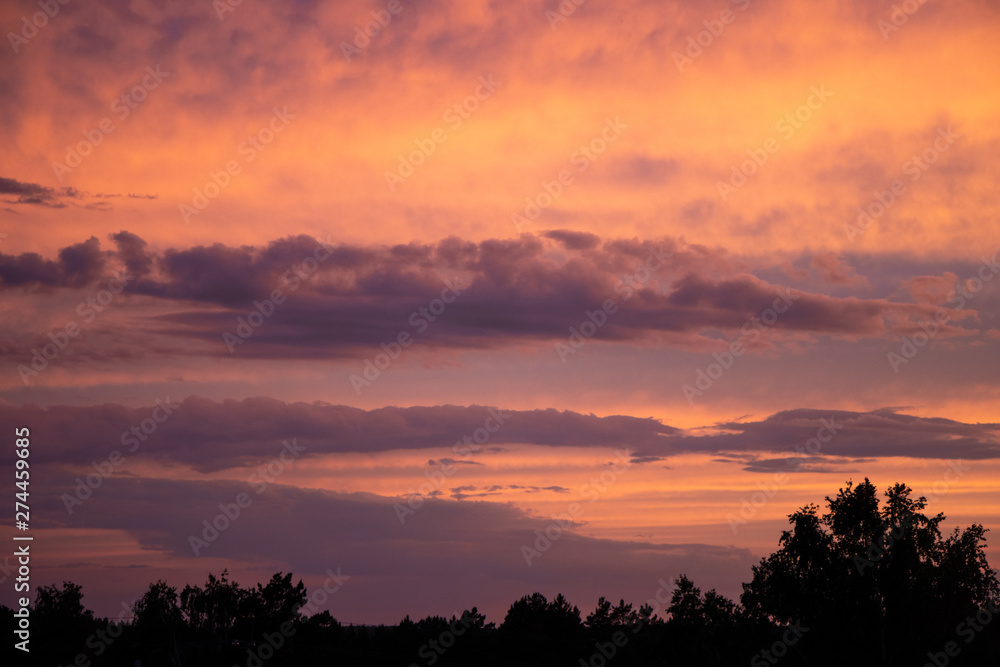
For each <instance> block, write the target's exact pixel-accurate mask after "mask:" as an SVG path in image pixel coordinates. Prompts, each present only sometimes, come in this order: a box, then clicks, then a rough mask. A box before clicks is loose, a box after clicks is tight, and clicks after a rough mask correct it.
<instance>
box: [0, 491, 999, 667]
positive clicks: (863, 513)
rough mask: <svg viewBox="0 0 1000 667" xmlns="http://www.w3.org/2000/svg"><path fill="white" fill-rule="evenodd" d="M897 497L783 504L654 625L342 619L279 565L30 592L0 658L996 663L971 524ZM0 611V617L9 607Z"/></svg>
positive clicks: (987, 573)
mask: <svg viewBox="0 0 1000 667" xmlns="http://www.w3.org/2000/svg"><path fill="white" fill-rule="evenodd" d="M910 496H911V490H910V489H909V488H908V487H906V486H905V485H903V484H896V485H895V486H893V487H891V488H890V489H888V490H887V491H886V493H885V501H884V502H883V503H881V504H880V502H879V498H878V495H877V492H876V489H875V487H874V485H872V484H871V483H870V482H869V481H868V480H867V479H866V480H865V481H864V483H862V484H859V485H857V486H856V487H855V486H854V485H853V484H851V483H850V482H849V483H848V484H847V487H846V488H843V489H840V491H839V493H838V495H837V496H836V497H835V498H829V497H828V498H826V501H827V511H826V512H825V513H824V514H822V515H821V514H820V513H819V509H820V508H819V507H818V506H817V505H808V506H806V507H803V508H801V509H799V510H798V511H797V512H795V513H793V514H791V515H790V516H789V523H790V528H789V529H788V530H786V531H784V532H783V533H782V535H781V538H780V540H779V548H778V550H777V551H776V552H774V553H773V554H771V555H770V556H768V557H767V558H764V559H762V560H761V561H760V563H759V564H758V565H756V566H755V567H754V568H753V577H752V580H751V581H750V582H749V583H745V584H743V594H742V595H741V597H740V601H739V603H737V602H735V601H733V600H730V599H728V598H726V597H725V596H722V595H720V594H718V593H716V592H715V591H714V590H711V591H708V592H707V593H702V592H701V590H700V589H699V588H698V587H697V586H695V584H694V582H692V581H691V580H690V579H688V578H687V577H686V576H684V575H680V576H678V577H677V578H676V579H675V580H674V582H673V583H674V587H673V589H672V590H671V591H670V592H669V599H668V598H667V597H666V595H664V597H663V605H662V607H661V609H662V614H663V615H662V617H661V615H660V614H658V613H654V608H653V606H651V605H648V604H640V605H639V606H634V605H633V604H631V603H626V602H625V601H624V600H619V602H618V603H612V602H611V601H610V600H607V599H605V598H601V599H600V601H599V602H598V604H597V607H596V608H595V609H594V610H593V611H592V612H590V613H589V614H586V615H584V614H583V613H581V611H580V610H579V609H578V608H577V607H576V606H574V605H572V604H571V603H570V602H569V601H568V600H566V599H565V598H564V597H563V596H562V595H557V596H555V598H554V599H552V600H549V599H547V598H546V597H545V596H544V595H542V594H541V593H533V594H531V595H525V596H523V597H521V598H520V599H518V600H517V601H515V602H514V603H513V604H511V606H510V608H509V609H508V611H507V613H506V615H505V616H504V618H503V620H502V621H501V622H500V623H499V624H496V623H493V622H487V621H486V618H485V616H484V615H483V614H481V613H479V611H478V610H477V608H476V607H473V608H471V609H469V610H467V611H465V612H464V613H463V614H461V615H460V616H457V617H456V616H452V617H451V618H445V617H441V616H429V617H427V618H423V619H420V620H418V621H412V620H410V618H409V616H407V617H406V618H404V619H403V620H402V621H401V622H400V623H398V624H397V625H395V626H385V625H381V626H350V625H342V624H341V623H339V622H337V620H336V619H334V618H332V617H331V615H330V614H329V612H326V611H323V612H320V613H313V614H311V615H308V616H306V615H304V614H303V613H302V609H303V607H305V606H306V605H307V601H308V600H309V596H308V595H307V591H306V588H305V586H304V585H303V584H302V582H301V581H299V582H298V583H295V584H293V583H292V575H291V573H287V574H283V573H277V574H275V575H274V576H273V577H271V580H270V581H268V582H267V583H266V584H264V585H261V584H256V585H255V586H251V587H248V588H242V587H240V586H239V585H238V584H237V583H236V582H233V581H230V580H229V577H228V573H227V572H226V571H225V570H224V571H223V572H222V574H221V575H220V576H218V577H216V576H215V575H212V574H209V575H208V580H207V582H206V583H205V584H204V586H190V585H188V586H185V587H184V589H183V590H181V591H180V592H178V591H177V589H176V588H174V587H172V586H169V585H167V584H166V583H165V582H163V581H162V580H161V581H157V582H155V583H153V584H151V585H150V586H149V588H148V590H147V591H146V592H145V593H144V594H143V595H142V597H141V598H140V599H138V600H137V601H136V602H135V603H134V605H133V606H132V608H131V609H130V610H129V611H130V612H131V614H130V615H129V616H127V617H126V619H125V621H124V622H121V621H119V620H118V619H115V618H95V617H94V615H93V614H92V612H90V611H88V610H87V609H85V607H84V605H83V592H82V590H81V588H80V587H79V586H77V585H75V584H73V583H71V582H64V583H63V584H62V586H61V587H58V586H54V585H53V586H42V587H40V588H38V589H37V596H36V599H35V601H34V603H33V605H32V608H31V636H32V641H31V653H30V655H25V654H23V653H21V652H19V651H14V653H15V654H16V655H17V656H18V658H19V660H18V662H17V663H14V664H35V665H44V666H45V667H53V666H56V665H60V666H62V665H66V666H69V665H75V666H77V667H91V666H123V667H134V666H135V665H136V664H141V665H142V667H160V666H164V667H165V666H176V665H185V666H186V665H193V666H202V665H204V666H209V667H211V666H215V665H224V666H226V667H228V666H229V665H246V666H247V667H261V666H263V665H268V666H269V667H272V666H273V667H279V666H284V665H303V666H311V665H351V666H353V665H359V666H361V665H363V666H365V667H370V666H382V665H385V666H392V667H411V666H414V665H415V666H418V667H425V666H426V667H430V666H432V665H433V666H438V667H448V666H492V665H539V666H545V667H557V666H561V665H565V666H567V667H569V666H574V667H576V666H581V667H587V666H590V667H619V666H621V667H625V666H628V665H712V666H715V665H719V666H729V665H747V664H749V665H751V667H761V666H765V665H776V664H780V665H787V666H789V667H791V666H793V665H885V666H896V665H913V666H915V667H919V666H921V665H932V666H933V667H943V666H944V665H975V666H985V665H1000V585H998V581H997V575H996V572H995V571H993V570H992V569H990V567H989V565H988V563H987V560H986V555H985V552H984V549H985V543H986V540H985V533H986V530H985V529H984V528H983V527H982V526H981V525H979V524H974V525H972V526H969V527H967V528H965V529H964V530H959V529H957V528H956V529H955V531H954V532H953V533H952V534H950V535H948V536H944V535H942V534H941V531H940V528H939V527H940V524H941V523H942V522H943V521H944V520H945V517H944V515H942V514H938V515H936V516H927V515H926V514H925V513H924V510H925V507H926V500H925V499H924V498H919V499H912V498H911V497H910ZM609 567H613V564H609ZM345 585H350V584H349V583H348V584H345ZM651 589H655V586H654V585H653V583H652V582H651ZM664 593H666V591H664ZM306 608H307V609H309V607H306ZM0 613H2V614H3V619H4V621H5V624H6V625H7V626H8V627H16V621H17V619H15V618H14V611H13V610H11V609H9V608H6V607H3V608H2V609H0ZM7 636H8V642H11V640H10V639H9V638H10V637H11V636H12V634H11V633H10V632H8V633H7ZM11 643H12V642H11ZM136 661H141V662H140V663H137V662H136Z"/></svg>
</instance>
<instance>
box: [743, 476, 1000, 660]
mask: <svg viewBox="0 0 1000 667" xmlns="http://www.w3.org/2000/svg"><path fill="white" fill-rule="evenodd" d="M911 493H912V490H911V489H910V488H909V487H907V486H906V485H904V484H896V485H894V486H893V487H891V488H890V489H889V490H888V491H887V492H886V493H885V496H886V501H885V503H884V504H883V505H882V506H881V507H880V504H879V500H878V494H877V491H876V489H875V486H874V485H873V484H872V483H871V482H870V481H869V480H868V479H867V478H866V479H865V481H864V482H863V483H861V484H859V485H857V486H856V487H855V486H854V485H853V483H851V482H848V483H847V486H846V488H842V489H840V491H839V493H838V494H837V496H836V497H835V498H830V497H827V498H826V502H827V506H828V508H829V510H828V511H827V512H826V513H825V514H823V515H822V516H821V515H820V514H819V507H818V506H816V505H807V506H805V507H803V508H801V509H800V510H799V511H797V512H795V513H793V514H791V515H789V517H788V520H789V523H790V524H791V525H792V528H791V530H786V531H784V532H783V533H782V535H781V538H780V540H779V544H780V545H781V546H780V548H779V549H778V551H777V552H775V553H773V554H771V555H770V556H769V557H767V558H765V559H763V560H761V562H760V564H759V565H757V566H755V567H754V568H753V580H752V581H751V582H750V583H747V584H744V585H743V589H744V592H743V595H742V598H741V600H742V603H743V606H744V607H745V608H746V610H747V611H748V612H749V613H750V614H754V615H760V616H763V617H766V618H768V619H770V620H773V621H776V622H778V623H793V622H796V621H798V622H801V623H802V624H803V625H804V626H806V627H809V628H811V631H810V633H809V635H808V636H807V637H806V638H805V640H804V641H803V643H802V646H801V647H800V648H801V650H803V651H806V650H809V649H810V647H812V648H813V650H814V654H813V655H814V657H815V658H816V660H817V661H819V660H820V659H821V658H822V660H828V661H829V660H834V661H835V660H848V661H849V660H850V659H851V658H852V656H853V657H856V656H857V655H858V654H859V651H860V652H865V653H866V654H867V655H870V656H873V657H877V658H878V659H879V664H886V665H895V664H906V663H908V662H914V661H919V660H920V658H921V656H923V655H925V653H926V652H927V651H928V650H931V649H933V648H935V647H940V646H941V645H943V644H944V643H945V642H947V641H949V640H953V639H955V637H954V634H955V628H956V626H957V624H959V623H960V622H961V621H962V619H963V618H965V617H966V616H967V615H968V614H970V613H971V614H973V615H975V613H976V611H977V610H978V609H979V608H980V607H983V606H986V605H987V604H989V603H991V602H992V601H995V600H996V599H997V597H998V595H1000V585H998V582H997V577H996V574H995V573H994V572H993V571H992V570H991V569H990V568H989V566H988V565H987V562H986V556H985V552H984V547H985V532H986V531H985V529H984V528H983V527H982V526H981V525H978V524H975V525H973V526H970V527H968V528H966V529H964V530H962V531H959V530H958V529H956V530H955V533H954V535H952V536H951V537H950V538H948V539H944V538H942V536H941V533H940V530H939V526H940V524H941V522H942V521H944V519H945V517H944V515H943V514H938V515H937V516H934V517H928V516H927V515H926V514H924V513H923V510H924V509H925V507H926V504H927V503H926V499H925V498H923V497H921V498H918V499H912V498H911V497H910V494H911ZM929 611H933V613H928V612H929ZM847 637H849V638H850V641H849V642H845V641H844V638H847Z"/></svg>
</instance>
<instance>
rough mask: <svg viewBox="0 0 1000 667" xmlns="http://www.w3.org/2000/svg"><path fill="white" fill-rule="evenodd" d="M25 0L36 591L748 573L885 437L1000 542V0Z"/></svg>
mask: <svg viewBox="0 0 1000 667" xmlns="http://www.w3.org/2000/svg"><path fill="white" fill-rule="evenodd" d="M577 2H579V4H577ZM41 4H42V5H45V2H42V3H41ZM45 6H46V7H49V5H45ZM39 7H40V5H39V4H37V3H30V2H23V1H18V2H7V3H3V4H2V5H0V28H2V31H3V33H4V34H5V39H4V44H3V45H2V46H0V129H2V130H3V135H4V139H5V145H4V147H3V150H2V151H0V290H2V295H3V297H2V300H0V308H2V312H3V319H2V325H0V326H2V327H3V329H2V331H3V336H2V340H3V344H2V347H0V355H2V356H0V365H2V372H0V423H2V425H3V432H4V433H5V434H7V435H6V438H7V440H6V442H7V443H8V444H5V445H4V447H5V449H4V452H5V453H4V455H3V458H2V461H3V466H4V469H5V470H8V472H9V471H10V470H12V469H13V461H14V445H13V438H14V436H13V430H14V428H15V427H21V426H27V427H29V428H30V429H31V432H32V445H31V448H32V449H31V459H30V461H31V466H32V467H31V472H32V476H31V482H32V484H31V507H32V510H33V511H32V522H31V532H32V534H33V535H34V536H35V542H34V546H33V549H34V559H33V567H34V569H33V573H32V577H33V578H32V587H33V588H34V587H35V586H38V585H47V584H52V583H57V582H62V581H63V580H71V581H74V582H76V583H79V584H81V585H82V586H83V591H84V596H85V597H84V602H85V604H87V606H88V607H90V608H91V609H93V610H94V611H95V612H96V613H97V614H99V615H115V614H117V613H118V610H119V609H120V608H121V605H122V603H123V602H124V603H126V604H129V603H130V602H131V601H132V600H133V599H135V598H136V597H137V596H139V595H140V594H141V593H142V592H143V591H144V590H145V588H146V586H147V585H148V584H149V583H151V582H153V581H155V580H156V579H159V578H163V579H165V580H167V581H168V583H170V584H171V585H174V586H177V587H178V588H182V587H183V586H184V585H185V584H188V583H192V584H194V583H201V582H203V581H204V580H205V578H206V576H207V574H208V573H209V572H210V571H211V572H215V573H218V572H219V571H221V570H222V569H223V568H228V569H229V571H230V573H232V574H233V578H235V579H236V580H237V581H238V582H239V583H240V584H243V585H247V584H251V583H254V582H256V581H265V580H266V579H267V578H269V577H270V575H271V574H272V573H274V572H278V571H283V572H287V571H292V572H293V573H294V574H295V576H296V577H301V578H302V579H303V580H304V581H305V583H306V585H307V586H308V587H309V588H310V589H313V588H315V587H317V586H321V585H322V584H323V582H324V580H326V579H327V577H328V575H327V572H328V571H333V572H338V571H339V572H341V573H342V574H343V575H346V576H347V577H349V578H348V579H346V580H345V583H344V585H343V586H342V588H341V589H340V590H339V591H338V592H337V593H336V594H334V595H333V596H331V598H330V600H329V601H328V603H327V604H325V605H322V607H321V608H327V609H329V610H330V611H331V613H332V614H333V615H334V617H336V618H337V619H338V620H340V621H342V622H345V623H347V622H354V623H395V622H397V621H399V620H400V619H401V618H402V617H403V616H404V615H405V614H409V615H410V616H411V617H421V616H425V615H428V614H442V615H450V614H453V613H460V612H461V610H462V609H465V608H469V607H472V606H473V605H478V606H479V608H480V610H481V611H485V612H486V614H487V617H488V620H490V621H496V622H500V621H502V619H503V613H504V611H505V610H506V608H507V606H508V605H509V604H510V603H511V602H512V601H514V600H515V599H517V598H518V597H520V596H522V595H524V594H528V593H531V592H533V591H536V590H537V591H541V592H543V593H545V594H546V595H554V594H555V593H557V592H562V593H563V594H565V595H566V596H567V598H569V599H570V601H571V602H573V603H575V604H577V605H579V606H580V608H581V609H582V610H583V611H584V613H585V614H586V613H587V612H589V611H590V610H592V609H593V607H594V605H595V603H596V601H597V597H598V596H600V595H605V596H607V597H609V598H610V597H614V598H615V599H618V598H620V597H623V598H625V599H626V601H631V602H634V603H636V604H640V603H643V602H645V601H646V600H647V599H648V598H650V597H652V596H653V595H654V594H655V592H656V591H657V589H658V587H659V586H660V584H659V583H658V582H659V580H660V579H664V580H667V581H672V580H673V579H674V578H675V577H677V576H678V575H680V574H682V573H686V574H688V575H689V576H690V577H691V578H692V579H693V580H694V581H695V583H696V584H698V585H699V586H701V587H702V588H703V589H709V588H716V589H718V590H719V591H720V592H721V593H724V594H726V595H728V596H730V597H734V598H735V597H738V595H739V593H740V592H741V589H740V583H741V582H744V581H748V580H749V578H750V576H751V575H750V567H751V566H752V565H753V564H755V563H756V562H757V561H758V560H759V559H760V558H761V557H762V556H765V555H767V554H768V553H770V552H771V551H773V550H774V549H775V548H776V547H777V540H778V537H779V535H780V532H781V530H782V529H783V528H785V527H786V526H787V521H786V516H787V515H788V514H789V513H791V512H793V511H795V510H796V509H797V508H798V507H800V506H802V505H805V504H807V503H810V502H816V503H822V502H823V498H824V496H827V495H834V494H835V493H836V492H837V490H838V488H840V487H842V486H844V485H845V484H846V482H847V480H854V481H855V482H859V481H861V480H863V479H864V478H865V477H869V478H871V480H872V482H874V483H875V484H876V485H877V486H878V488H879V490H880V491H882V490H884V489H885V488H886V487H887V486H888V485H890V484H892V483H895V482H905V483H907V484H909V485H910V486H911V487H912V488H913V489H914V495H925V496H927V497H928V498H929V500H930V505H929V508H928V509H929V511H930V512H931V513H937V512H939V511H940V512H944V513H945V514H946V515H947V516H948V520H947V522H946V526H947V530H948V531H951V530H952V528H954V527H955V526H966V525H968V524H970V523H973V522H979V523H983V524H984V525H985V526H986V527H987V528H990V529H992V530H993V531H994V532H991V533H989V537H990V539H991V543H990V547H989V549H988V553H989V555H990V558H991V564H992V565H993V566H994V567H996V566H997V563H998V562H1000V548H998V546H997V545H998V544H1000V542H998V541H997V540H1000V536H998V535H997V534H996V532H995V531H997V530H998V529H1000V495H998V492H1000V423H998V421H1000V420H998V406H1000V382H998V381H997V371H998V367H1000V366H998V362H1000V287H998V286H1000V277H998V273H1000V264H998V258H997V251H998V250H1000V248H998V246H1000V236H998V233H997V230H998V229H1000V228H998V222H1000V203H998V200H997V197H996V188H997V181H998V177H1000V126H998V124H997V118H1000V93H998V88H997V82H998V81H1000V39H998V37H1000V7H998V6H997V5H996V3H994V2H989V1H987V0H958V1H957V2H949V3H944V2H942V1H940V0H928V1H927V2H924V3H922V4H921V3H919V2H917V1H916V0H911V1H910V2H905V3H894V2H890V1H883V0H851V1H848V2H842V3H802V2H776V1H764V0H760V1H757V0H750V1H749V2H729V1H728V0H726V1H723V0H718V1H716V2H709V3H702V2H693V1H691V0H687V1H684V0H666V1H663V0H657V1H653V0H623V1H621V2H614V3H602V2H597V0H587V1H582V0H566V1H565V2H563V3H562V4H561V5H560V4H559V3H558V2H556V1H555V0H544V1H542V0H509V1H507V2H502V3H485V2H461V1H459V0H445V1H442V2H433V3H424V2H413V1H411V0H377V1H375V2H343V1H331V2H308V1H299V2H294V3H292V2H281V3H264V2H259V1H254V0H244V1H243V2H239V3H238V4H237V3H236V2H235V1H233V0H216V1H215V2H214V3H213V2H212V1H211V0H201V1H200V2H196V3H191V2H179V1H175V2H152V1H141V0H140V1H133V2H111V1H107V2H99V3H83V2H67V4H59V2H58V0H52V2H51V7H49V11H50V14H52V15H46V14H45V13H44V12H43V11H42V9H40V8H39ZM53 8H54V9H53ZM43 19H44V20H43ZM33 22H34V23H33ZM366 30H367V33H366ZM98 469H99V470H102V471H103V472H100V473H98V472H97V470H98ZM88 475H90V476H91V477H90V479H91V481H92V482H93V484H91V485H89V486H88V485H87V476H88ZM5 477H6V478H7V479H8V480H9V479H10V478H11V477H13V475H9V476H7V475H5ZM81 484H83V486H81ZM91 486H96V488H90V487H91ZM5 488H7V489H8V492H11V493H12V492H13V489H12V487H11V485H10V483H9V482H8V483H7V485H6V486H5ZM88 492H89V493H88ZM241 494H246V495H245V496H243V495H241ZM755 494H756V495H755ZM237 498H243V499H249V500H250V501H252V502H250V503H249V504H246V506H245V507H243V508H242V509H241V510H240V515H239V516H238V517H237V518H234V519H232V520H231V521H230V520H228V519H227V520H226V521H225V522H228V523H229V524H230V525H229V526H228V527H226V528H225V529H224V530H222V531H221V532H220V533H219V534H218V536H217V537H216V538H215V539H213V540H211V541H210V542H207V541H206V543H204V544H202V546H200V547H199V546H198V544H199V542H198V540H199V539H202V540H204V538H205V535H204V533H203V531H204V530H205V523H203V522H208V523H209V524H210V523H211V522H212V521H213V520H214V519H215V518H216V517H217V516H218V515H219V514H220V512H221V511H222V510H220V504H222V505H223V506H227V505H229V504H232V503H234V502H236V499H237ZM220 522H222V521H221V520H220ZM225 522H223V523H225ZM546 531H548V532H549V534H550V536H551V535H556V536H557V537H556V538H555V539H554V540H551V544H548V545H546V544H545V543H543V542H542V538H540V537H539V534H545V532H546ZM15 532H17V531H15V529H14V526H13V516H11V515H10V513H8V515H7V516H5V517H4V520H3V523H2V525H0V536H3V537H4V539H8V540H9V539H10V537H11V535H12V534H14V533H15ZM539 544H541V545H542V546H547V548H546V549H544V550H539V548H538V545H539ZM532 550H534V551H535V552H537V553H534V555H531V554H532V553H533V552H532ZM196 552H197V553H196ZM529 561H530V563H529ZM12 562H13V559H11V558H10V557H8V561H6V562H4V561H2V560H0V577H4V578H5V582H4V583H3V585H2V586H0V602H2V603H4V604H7V605H11V604H12V600H13V599H14V593H13V591H12V587H11V586H10V571H9V570H8V568H9V566H10V564H11V563H12Z"/></svg>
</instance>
